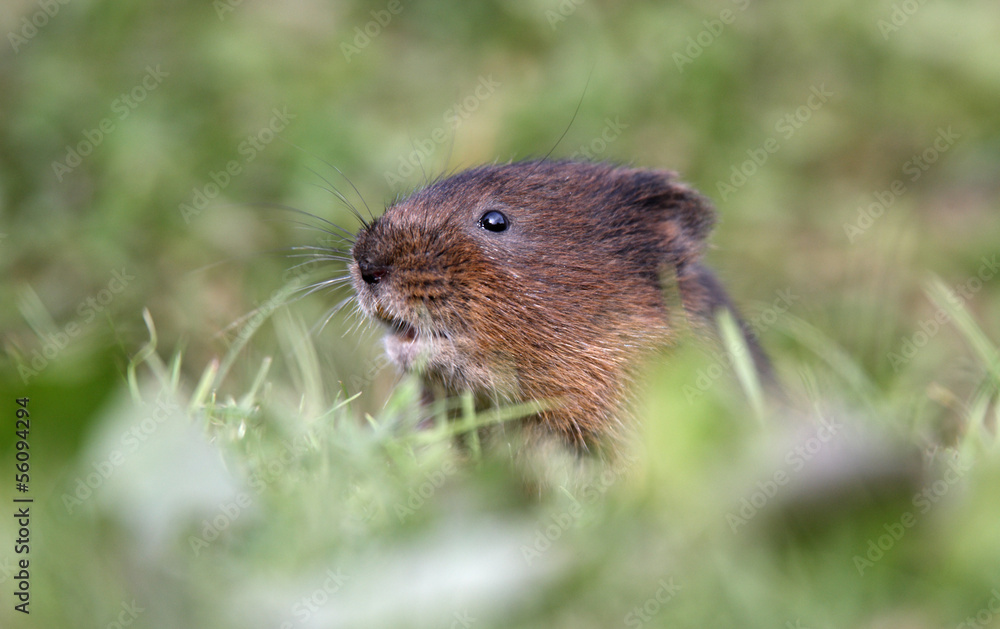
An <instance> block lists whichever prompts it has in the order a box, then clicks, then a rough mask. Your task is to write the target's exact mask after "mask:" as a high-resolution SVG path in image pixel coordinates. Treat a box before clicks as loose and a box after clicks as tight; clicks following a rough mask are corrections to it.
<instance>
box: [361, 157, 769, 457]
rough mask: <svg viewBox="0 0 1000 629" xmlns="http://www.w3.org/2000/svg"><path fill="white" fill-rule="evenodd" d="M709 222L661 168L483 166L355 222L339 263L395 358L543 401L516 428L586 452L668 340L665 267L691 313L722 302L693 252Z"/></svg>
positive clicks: (618, 420) (460, 383)
mask: <svg viewBox="0 0 1000 629" xmlns="http://www.w3.org/2000/svg"><path fill="white" fill-rule="evenodd" d="M714 222H715V214H714V211H713V209H712V207H711V205H710V203H709V202H708V201H707V200H706V199H705V198H703V197H702V196H701V195H699V194H698V193H697V192H695V191H694V190H692V189H691V188H689V187H687V186H686V185H684V184H682V183H679V182H678V181H677V179H676V176H675V174H674V173H672V172H668V171H658V170H644V169H636V168H626V167H617V166H612V165H608V164H600V163H582V162H573V161H530V162H520V163H512V164H506V165H491V166H482V167H478V168H474V169H471V170H467V171H465V172H462V173H459V174H457V175H454V176H452V177H449V178H447V179H443V180H441V181H438V182H436V183H433V184H431V185H428V186H427V187H425V188H423V189H421V190H419V191H417V192H416V193H414V194H413V195H411V196H409V197H408V198H406V199H404V200H402V201H400V202H397V203H395V204H393V205H391V206H390V207H389V208H388V209H387V210H386V211H385V213H384V214H383V215H382V216H380V217H378V218H377V219H374V220H373V221H371V222H370V223H367V224H366V225H365V226H364V227H363V228H362V229H361V231H360V232H359V233H358V234H357V237H356V239H355V242H354V245H353V247H352V249H351V257H352V261H351V262H350V265H349V266H350V274H351V279H352V282H353V285H354V288H355V291H356V292H357V297H358V303H359V305H360V307H361V308H362V310H363V311H364V312H365V313H366V314H367V315H369V316H370V317H372V318H374V319H376V320H378V321H380V322H381V323H383V324H385V325H386V326H387V327H388V334H387V336H386V339H385V346H386V350H387V352H388V355H389V357H390V358H391V359H392V361H393V362H395V363H396V364H397V365H398V366H399V367H400V368H401V369H403V370H405V371H415V372H417V373H420V374H421V376H422V378H423V380H424V382H425V384H426V385H427V386H428V387H435V388H437V389H441V390H443V391H445V392H447V393H457V392H460V391H465V390H471V391H473V392H474V393H475V394H476V396H477V398H479V399H480V400H488V401H492V402H493V403H504V402H520V401H527V400H550V401H554V402H555V403H556V406H555V407H553V408H551V409H550V410H546V411H544V412H542V413H540V414H539V415H537V416H535V417H532V418H529V419H527V420H525V428H526V429H527V430H528V431H530V432H535V433H538V434H544V435H557V436H559V437H561V438H562V439H563V440H564V441H565V442H566V443H568V444H571V445H572V446H574V447H576V448H579V449H589V448H590V447H592V446H593V445H596V444H600V443H602V442H604V441H607V440H609V439H612V438H613V437H614V436H615V435H616V434H618V432H619V428H620V427H621V425H622V417H623V414H624V411H625V407H626V403H627V400H628V393H629V385H630V382H631V381H632V377H633V375H634V370H635V369H636V367H637V366H638V364H639V363H640V362H641V360H642V358H643V357H645V356H647V355H648V354H649V353H650V352H652V351H654V350H657V349H659V348H662V347H663V346H665V345H666V344H667V343H669V342H670V340H671V338H672V330H673V326H672V324H671V319H670V313H669V312H668V310H669V309H668V307H667V305H666V303H665V299H664V275H665V274H673V275H674V276H675V277H676V286H677V289H678V291H679V292H680V298H681V303H682V304H683V308H684V310H685V311H686V312H687V314H688V316H689V318H690V319H692V320H693V321H695V322H698V323H702V324H703V323H705V322H707V321H711V320H712V318H713V313H714V312H715V311H716V310H717V309H719V308H728V309H730V310H733V311H734V312H735V310H734V309H733V307H732V305H731V304H730V302H729V300H728V298H727V297H726V294H725V292H724V291H723V289H722V287H721V285H720V284H719V282H718V281H717V280H716V279H715V277H714V276H713V275H712V273H711V272H710V271H709V270H708V269H707V268H705V267H704V266H702V264H701V263H700V258H701V255H702V252H703V250H704V247H705V239H706V237H707V236H708V233H709V232H710V230H711V228H712V226H713V224H714ZM748 342H749V344H750V347H751V349H752V351H753V353H754V358H755V360H756V361H757V364H758V367H759V368H760V369H761V370H762V371H767V370H768V366H767V361H766V358H765V357H764V356H763V353H762V352H761V351H760V349H759V347H757V345H756V343H755V342H754V340H753V339H752V338H748Z"/></svg>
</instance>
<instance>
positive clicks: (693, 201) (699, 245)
mask: <svg viewBox="0 0 1000 629" xmlns="http://www.w3.org/2000/svg"><path fill="white" fill-rule="evenodd" d="M655 175H656V176H657V178H658V179H659V184H660V191H659V192H658V194H657V195H656V197H657V198H656V204H657V205H658V206H659V207H660V211H661V212H663V222H662V223H661V226H660V229H661V234H662V237H663V245H664V248H665V250H666V255H667V260H666V261H667V262H668V263H669V264H670V265H671V266H675V267H676V266H681V265H684V264H685V263H688V262H694V261H695V260H697V259H698V257H700V256H701V254H702V252H703V251H704V249H705V241H706V239H707V238H708V235H709V233H711V231H712V227H714V226H715V209H714V208H713V207H712V203H711V202H710V201H709V200H708V199H706V198H705V197H703V196H702V195H701V194H699V193H698V192H697V191H696V190H694V189H693V188H691V187H690V186H688V185H686V184H684V183H681V182H679V181H678V180H677V176H676V175H675V174H674V173H672V172H670V171H656V172H655Z"/></svg>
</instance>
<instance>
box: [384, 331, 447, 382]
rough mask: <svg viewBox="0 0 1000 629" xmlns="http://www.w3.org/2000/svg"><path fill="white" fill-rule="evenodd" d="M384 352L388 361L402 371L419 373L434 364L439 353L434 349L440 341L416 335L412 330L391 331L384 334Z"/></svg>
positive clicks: (424, 335)
mask: <svg viewBox="0 0 1000 629" xmlns="http://www.w3.org/2000/svg"><path fill="white" fill-rule="evenodd" d="M383 342H384V343H385V352H386V354H388V356H389V359H390V360H391V361H392V362H394V363H395V364H396V365H398V366H399V368H400V369H402V370H403V371H420V370H421V369H422V368H423V367H425V366H426V365H427V364H429V363H431V362H434V358H435V355H436V354H438V353H439V352H440V349H439V348H438V347H436V346H437V345H438V344H439V343H440V339H438V338H437V337H434V336H429V335H426V334H418V333H417V332H416V331H415V330H414V329H413V328H407V329H405V330H399V331H397V330H393V331H391V332H389V333H388V334H386V336H385V339H384V340H383Z"/></svg>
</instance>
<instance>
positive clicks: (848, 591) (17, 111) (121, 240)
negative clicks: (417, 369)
mask: <svg viewBox="0 0 1000 629" xmlns="http://www.w3.org/2000/svg"><path fill="white" fill-rule="evenodd" d="M46 6H47V7H48V12H46V9H45V8H44V7H46ZM998 26H1000V13H998V12H997V10H996V7H995V6H994V4H993V3H991V2H988V1H986V0H982V1H978V2H957V1H945V0H938V1H936V2H927V3H921V2H895V3H893V2H876V3H864V2H861V1H860V0H857V1H855V0H838V1H836V2H827V3H821V4H815V5H804V6H794V7H793V6H787V7H785V6H783V7H780V8H779V7H777V6H772V5H771V4H768V3H758V2H753V1H749V2H744V1H733V2H729V1H726V0H721V1H719V2H716V3H713V4H709V5H698V6H695V5H694V4H681V5H674V6H667V7H664V6H661V5H660V3H641V2H639V3H627V4H619V3H612V2H599V1H598V0H586V1H583V2H558V1H552V2H538V3H533V2H521V1H509V2H481V3H474V4H472V3H467V5H449V4H443V3H438V4H428V3H413V4H411V3H409V2H399V3H396V2H379V1H376V2H367V3H366V2H338V3H320V2H314V1H309V0H302V1H297V2H293V3H290V4H289V3H280V4H273V3H272V4H268V3H250V2H241V3H236V2H228V3H227V2H216V3H214V4H209V3H194V2H191V3H171V4H169V5H168V4H166V3H155V2H154V3H143V4H139V5H135V6H132V5H125V4H121V3H118V4H116V3H106V2H87V1H83V0H78V1H76V2H70V3H67V4H58V3H57V4H54V5H44V4H39V3H34V2H21V1H18V2H11V3H7V5H5V6H4V7H3V8H2V9H0V32H2V33H4V34H6V35H7V37H6V42H5V45H4V46H3V47H0V86H2V89H0V234H2V235H0V248H2V251H3V255H2V257H0V267H2V273H3V277H5V278H9V279H8V281H5V282H3V283H0V303H2V304H3V305H2V307H0V327H2V330H3V341H4V348H5V358H4V359H3V360H2V361H0V401H2V404H3V405H4V407H5V408H7V409H8V412H7V415H8V417H9V418H10V420H9V421H10V424H9V425H10V429H9V430H4V431H0V435H2V436H0V452H2V453H3V454H2V456H0V461H2V462H0V465H2V466H10V467H7V468H6V469H8V470H10V468H12V467H13V466H14V463H15V456H16V445H15V442H16V440H17V438H16V436H15V435H14V420H15V412H16V402H15V400H16V399H17V398H23V397H27V398H29V400H30V401H29V402H28V407H29V410H30V413H31V419H32V424H31V432H30V438H29V441H30V452H31V459H30V461H31V483H30V492H28V494H27V495H30V496H31V497H33V498H34V500H35V502H34V503H33V504H32V507H31V508H32V521H31V527H30V538H31V539H30V561H31V563H30V567H31V569H30V591H31V614H30V616H24V615H22V614H20V613H18V612H16V611H14V610H13V605H14V604H15V602H16V601H15V600H14V599H13V597H12V596H11V593H12V592H13V591H14V588H15V587H17V584H18V583H19V582H20V580H19V579H18V578H16V573H17V568H16V564H15V562H16V560H18V559H20V558H23V555H18V554H17V553H15V552H14V540H15V538H16V537H17V534H18V526H17V525H16V524H17V523H16V521H15V520H14V518H12V517H10V516H5V517H3V518H0V539H2V540H6V541H4V542H3V545H2V546H0V592H3V594H2V595H0V601H2V604H0V624H2V625H3V626H5V627H7V626H12V627H22V626H24V627H28V626H37V627H76V626H80V627H93V626H99V627H109V626H136V627H175V626H195V627H200V626H204V627H229V626H233V627H258V626H259V627H306V626H311V627H382V626H385V627H409V626H414V627H536V626H537V627H543V626H544V627H613V626H622V625H624V626H626V627H639V626H651V627H656V626H706V625H710V626H750V627H960V626H965V627H978V626H993V625H996V624H1000V622H998V621H997V619H996V618H997V613H998V612H1000V567H998V566H1000V536H997V534H996V523H997V522H998V521H1000V503H998V501H997V500H996V495H997V492H998V490H1000V453H998V451H997V443H996V438H995V430H996V421H997V417H998V414H1000V411H998V408H1000V406H998V404H997V386H998V384H1000V366H998V365H1000V362H998V358H997V339H998V338H1000V328H998V327H997V321H998V320H1000V317H998V314H1000V284H998V282H997V279H998V277H1000V274H998V271H1000V269H998V268H997V258H996V255H997V250H998V248H997V243H998V242H1000V221H998V220H997V216H998V210H1000V207H998V204H997V178H996V173H997V172H998V167H1000V110H998V109H997V107H996V103H997V102H1000V43H998V40H997V39H996V37H995V33H996V32H997V28H998ZM581 99H582V100H581ZM578 104H579V105H580V106H579V112H578V114H577V115H576V116H575V118H573V112H574V110H576V108H577V105H578ZM571 118H573V122H572V124H571V125H570V120H571ZM564 131H565V132H566V134H565V137H564V138H563V139H562V140H561V141H559V142H558V144H557V140H558V139H559V138H560V136H561V135H562V134H563V132H564ZM554 145H555V148H554V149H553V146H554ZM550 150H552V151H553V152H552V155H553V156H556V157H570V156H577V157H585V158H590V159H601V160H610V161H614V162H628V163H634V164H637V165H641V166H649V167H658V168H671V169H674V170H677V171H679V172H680V173H681V174H682V176H683V177H684V178H685V179H686V180H688V181H691V182H692V183H693V184H694V185H695V186H696V187H698V188H699V189H701V190H702V191H704V192H705V193H706V194H707V195H709V196H710V197H711V198H712V199H713V200H714V201H715V203H716V205H717V206H718V209H719V214H720V217H721V223H720V225H719V227H718V228H717V230H716V233H715V235H714V237H713V243H714V249H713V250H712V251H711V252H710V254H709V258H710V263H711V264H712V266H713V267H714V268H716V269H717V270H718V271H719V273H720V275H721V276H722V277H723V278H724V280H725V281H726V283H727V285H728V286H729V287H730V288H731V290H732V292H733V294H734V296H735V298H736V300H737V301H738V302H739V303H740V304H742V305H743V309H744V310H745V312H746V314H747V315H748V318H749V319H750V320H751V322H752V323H753V324H754V325H755V327H756V328H757V329H758V330H759V331H760V333H761V338H762V340H763V343H764V344H765V346H766V347H767V348H768V350H769V351H770V353H771V354H772V356H773V358H774V359H775V363H776V365H777V368H778V371H779V373H780V375H781V378H782V380H783V382H784V383H785V384H786V386H787V388H788V389H789V391H790V393H791V397H792V399H793V402H794V405H795V407H796V408H797V409H798V411H799V413H798V415H797V419H796V420H795V421H790V418H789V414H788V413H785V412H783V411H780V410H778V409H776V408H775V407H774V406H773V405H772V404H771V403H769V402H761V401H759V400H757V398H756V397H755V396H754V395H753V387H752V383H750V385H749V386H748V385H747V384H746V383H745V382H744V383H743V385H741V379H740V377H739V372H740V370H739V366H740V361H739V360H735V367H736V368H735V369H734V365H733V363H734V361H733V360H731V359H730V358H729V355H728V354H727V353H726V352H725V350H724V349H723V347H722V346H719V347H715V346H713V345H711V344H708V343H696V342H691V341H690V339H687V342H684V343H682V344H681V345H680V346H679V347H678V348H676V349H675V350H674V351H671V352H670V353H669V354H667V355H664V356H663V358H662V360H660V361H658V362H657V364H656V365H654V366H653V368H652V369H651V370H650V371H649V373H648V374H647V377H646V379H645V381H644V382H643V386H642V390H641V392H640V395H639V400H640V401H639V402H638V404H639V413H638V414H639V415H640V417H641V419H642V422H641V426H640V428H639V438H637V439H636V446H635V448H634V450H633V451H632V452H630V453H629V456H628V457H627V462H626V464H625V466H624V467H625V470H626V472H625V474H623V475H621V476H620V477H619V476H613V475H608V474H606V473H604V470H601V469H600V468H595V469H593V470H589V471H587V472H585V473H584V478H583V479H582V480H581V479H580V478H576V479H575V480H574V481H573V482H560V480H559V479H560V477H559V476H558V473H559V469H560V468H559V467H558V465H553V468H554V469H553V470H550V474H551V475H552V478H553V479H554V480H552V479H550V480H551V482H552V483H553V487H552V488H551V489H550V490H546V491H543V492H541V493H539V494H538V495H529V494H528V493H527V492H525V490H524V484H523V481H522V479H521V478H520V475H519V474H518V473H516V472H514V471H512V470H511V468H510V465H509V464H508V463H507V461H506V456H505V455H504V454H505V453H492V454H491V453H478V452H477V451H476V450H475V449H473V450H472V451H471V453H465V454H461V453H458V452H456V451H455V449H454V448H453V447H452V445H451V444H452V438H451V433H453V432H455V431H457V430H466V429H468V428H469V427H471V426H474V425H476V424H477V423H482V422H493V421H502V420H503V419H505V417H504V416H479V417H476V416H474V415H473V414H470V413H467V412H466V413H465V414H464V415H463V417H464V419H463V420H462V422H461V423H460V424H458V425H457V426H451V427H444V426H442V427H440V428H439V429H438V430H436V431H422V432H416V431H414V430H413V429H412V428H413V425H414V423H415V421H416V417H415V409H416V407H417V404H416V398H417V388H416V385H415V383H414V382H412V381H410V380H409V379H406V378H399V377H398V375H397V374H395V373H394V372H393V370H392V369H391V367H387V366H386V365H385V364H384V359H383V358H382V357H381V353H380V347H379V344H378V342H377V331H375V330H372V329H370V328H369V327H368V326H364V325H361V326H359V325H358V321H357V320H355V319H352V318H351V317H350V316H348V315H347V314H338V315H336V316H334V317H333V318H332V319H331V320H330V321H329V322H328V323H327V324H326V325H325V327H323V328H322V330H319V326H318V325H316V324H317V323H318V322H322V321H323V320H324V319H325V315H326V313H327V312H328V310H329V309H330V308H331V307H332V306H333V305H335V304H336V303H338V302H340V301H341V300H342V299H344V298H345V297H347V296H348V295H349V293H348V292H346V291H345V290H343V289H337V290H331V291H324V292H320V293H317V294H314V295H310V296H309V297H307V298H304V299H301V300H298V301H290V300H289V293H290V291H291V290H292V289H294V287H295V286H296V282H299V281H301V278H305V277H308V278H310V279H322V278H329V277H331V276H333V275H338V274H341V273H343V269H342V267H338V266H337V265H336V264H329V265H321V266H319V267H316V268H313V267H307V268H305V269H303V273H305V275H301V276H300V274H299V272H297V271H289V269H290V268H291V267H292V266H293V265H295V264H297V263H299V262H301V261H302V260H300V259H297V258H289V257H288V256H287V253H288V252H287V250H286V249H287V248H288V247H292V246H303V245H305V246H311V245H316V244H322V243H324V242H327V241H325V240H324V238H325V235H324V234H322V233H321V232H319V231H318V230H317V229H316V228H315V226H316V223H315V221H313V222H311V223H310V225H311V226H309V225H301V224H298V223H296V222H295V221H296V220H297V218H296V217H295V216H294V215H292V214H289V213H288V212H284V211H281V210H279V209H276V208H275V206H279V205H280V206H290V207H294V208H300V209H303V210H307V211H310V212H313V213H316V214H318V215H320V216H322V217H324V218H326V219H329V220H332V221H335V222H337V223H339V224H341V225H344V226H345V227H346V228H347V229H350V230H353V229H355V227H356V224H357V223H356V221H355V220H354V219H353V218H352V217H351V215H350V213H349V212H348V210H347V209H346V207H345V205H344V204H343V203H342V202H340V201H339V200H338V199H337V198H336V196H335V195H333V194H331V192H330V190H329V189H328V188H331V187H335V188H336V189H338V190H340V191H341V192H342V193H343V194H344V195H345V196H346V197H348V198H349V200H350V201H351V202H352V203H354V204H355V205H359V206H360V205H361V204H362V203H364V202H367V204H368V205H369V206H371V207H372V209H373V210H375V211H378V209H379V208H380V207H382V206H383V205H384V204H385V203H386V202H389V201H391V199H392V198H394V197H395V196H396V195H398V194H403V193H405V192H406V191H408V190H411V189H413V188H414V187H417V186H419V185H420V184H421V182H422V181H424V179H425V176H428V175H429V176H434V175H437V174H439V173H442V172H446V171H451V170H454V169H460V168H463V167H466V166H471V165H474V164H478V163H482V162H490V161H493V160H508V159H518V158H525V157H531V156H539V155H545V154H547V153H548V152H549V151H550ZM338 169H339V171H338ZM341 172H343V173H344V174H346V175H347V177H349V178H350V180H351V182H353V184H349V183H348V182H347V181H346V180H345V178H344V177H343V176H342V175H341V174H340V173H341ZM355 186H356V187H355ZM306 222H307V223H309V221H306ZM255 312H256V313H259V314H260V316H259V317H253V316H249V317H248V316H247V315H248V313H255ZM455 404H456V405H457V408H459V409H462V408H463V406H462V405H463V401H462V400H457V401H455ZM516 411H517V409H513V410H512V411H511V413H516ZM14 493H15V490H14V486H13V484H12V482H10V480H9V479H8V481H7V482H5V483H3V484H2V486H0V500H3V501H8V502H7V504H8V505H11V504H13V503H9V500H10V499H11V498H13V497H14V496H13V494H14ZM11 510H12V509H9V508H8V509H6V510H5V511H11ZM963 623H964V624H963Z"/></svg>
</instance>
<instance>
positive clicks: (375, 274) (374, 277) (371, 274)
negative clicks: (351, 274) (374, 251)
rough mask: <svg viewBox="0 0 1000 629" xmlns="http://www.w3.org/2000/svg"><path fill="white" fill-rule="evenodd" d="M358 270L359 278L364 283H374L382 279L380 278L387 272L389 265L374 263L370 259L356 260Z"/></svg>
mask: <svg viewBox="0 0 1000 629" xmlns="http://www.w3.org/2000/svg"><path fill="white" fill-rule="evenodd" d="M358 270H359V271H361V279H363V280H364V281H365V284H369V285H374V284H378V283H379V282H380V281H382V278H383V277H385V276H386V275H388V274H389V267H388V266H387V265H384V264H376V263H374V262H372V261H371V260H364V259H362V260H358Z"/></svg>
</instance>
